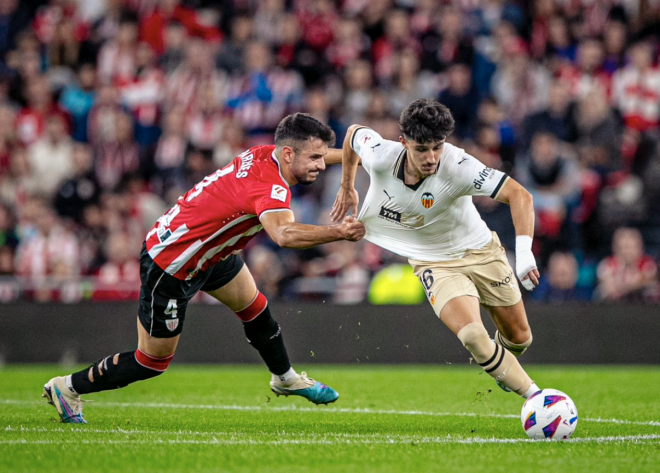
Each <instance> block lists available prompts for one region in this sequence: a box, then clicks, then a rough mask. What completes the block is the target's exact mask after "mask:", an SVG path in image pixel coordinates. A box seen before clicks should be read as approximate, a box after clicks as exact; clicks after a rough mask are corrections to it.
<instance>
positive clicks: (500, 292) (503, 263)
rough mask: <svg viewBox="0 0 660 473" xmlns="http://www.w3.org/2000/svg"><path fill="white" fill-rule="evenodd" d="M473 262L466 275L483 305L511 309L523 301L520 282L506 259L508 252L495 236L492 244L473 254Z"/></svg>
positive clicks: (467, 268)
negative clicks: (477, 292)
mask: <svg viewBox="0 0 660 473" xmlns="http://www.w3.org/2000/svg"><path fill="white" fill-rule="evenodd" d="M470 257H471V258H472V260H473V261H471V262H470V263H471V264H470V265H469V266H468V267H466V274H467V275H468V276H469V277H470V279H471V280H472V281H473V282H474V285H475V286H476V288H477V291H479V297H480V299H481V304H482V305H484V306H488V307H511V306H514V305H516V304H518V302H520V300H521V299H522V294H521V292H520V287H519V286H518V280H517V279H516V276H515V275H514V273H513V269H512V268H511V265H509V261H508V260H507V257H506V252H505V251H504V248H503V247H502V245H501V244H500V242H499V239H498V238H497V235H495V234H493V241H492V242H491V244H490V245H489V246H488V247H486V248H483V249H481V250H477V251H475V252H472V254H471V256H470Z"/></svg>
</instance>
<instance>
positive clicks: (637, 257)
mask: <svg viewBox="0 0 660 473" xmlns="http://www.w3.org/2000/svg"><path fill="white" fill-rule="evenodd" d="M596 294H597V297H598V298H599V299H601V300H607V301H628V302H632V301H637V302H640V301H657V300H658V268H657V266H656V264H655V261H653V258H651V257H650V256H648V255H646V254H644V241H643V240H642V234H641V233H640V232H639V230H637V229H634V228H626V227H623V228H619V229H618V230H617V231H616V232H614V237H613V238H612V255H611V256H609V257H607V258H605V259H604V260H603V261H601V262H600V264H599V265H598V287H597V288H596Z"/></svg>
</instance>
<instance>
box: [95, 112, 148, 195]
mask: <svg viewBox="0 0 660 473" xmlns="http://www.w3.org/2000/svg"><path fill="white" fill-rule="evenodd" d="M113 118H114V123H113V125H114V129H113V132H114V133H113V136H112V138H111V139H108V140H104V141H102V142H101V143H100V144H98V145H97V146H95V148H94V153H95V156H96V159H95V174H96V178H97V179H98V182H99V184H100V186H101V188H102V189H104V190H114V189H116V188H117V186H118V185H119V183H120V182H121V180H122V178H123V177H124V176H125V175H126V174H129V173H133V172H137V171H139V170H140V150H139V148H138V145H137V143H135V141H134V140H133V120H132V119H131V116H130V115H128V114H127V113H115V114H114V115H113Z"/></svg>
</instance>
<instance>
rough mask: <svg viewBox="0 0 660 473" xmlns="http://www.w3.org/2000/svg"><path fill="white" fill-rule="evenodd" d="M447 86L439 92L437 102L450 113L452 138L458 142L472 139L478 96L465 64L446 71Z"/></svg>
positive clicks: (453, 65) (452, 66)
mask: <svg viewBox="0 0 660 473" xmlns="http://www.w3.org/2000/svg"><path fill="white" fill-rule="evenodd" d="M447 79H448V85H447V88H446V89H445V90H443V91H442V92H440V95H439V96H438V101H439V102H440V103H441V104H443V105H445V106H446V107H447V108H449V110H450V111H451V114H452V115H453V117H454V120H455V122H456V128H455V129H454V133H453V136H455V137H456V138H458V139H459V140H463V139H466V138H473V137H474V135H475V129H474V125H475V122H476V120H477V108H478V107H479V95H478V93H477V90H476V88H475V87H474V85H473V84H472V73H471V71H470V68H469V66H468V65H467V64H460V63H455V64H452V65H451V66H449V68H448V69H447Z"/></svg>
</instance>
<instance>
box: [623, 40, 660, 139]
mask: <svg viewBox="0 0 660 473" xmlns="http://www.w3.org/2000/svg"><path fill="white" fill-rule="evenodd" d="M629 55H630V64H628V65H627V66H626V67H624V68H623V69H619V70H618V71H617V72H616V73H615V74H614V77H613V79H612V104H613V105H614V106H615V107H616V108H618V109H619V112H620V113H621V116H622V117H623V120H624V122H625V125H626V127H627V128H629V129H631V130H636V131H646V130H654V129H657V128H658V125H659V124H660V69H658V68H657V67H654V66H653V47H652V46H651V45H650V44H649V43H647V42H646V41H640V42H638V43H635V44H634V45H633V46H631V48H630V49H629Z"/></svg>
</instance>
